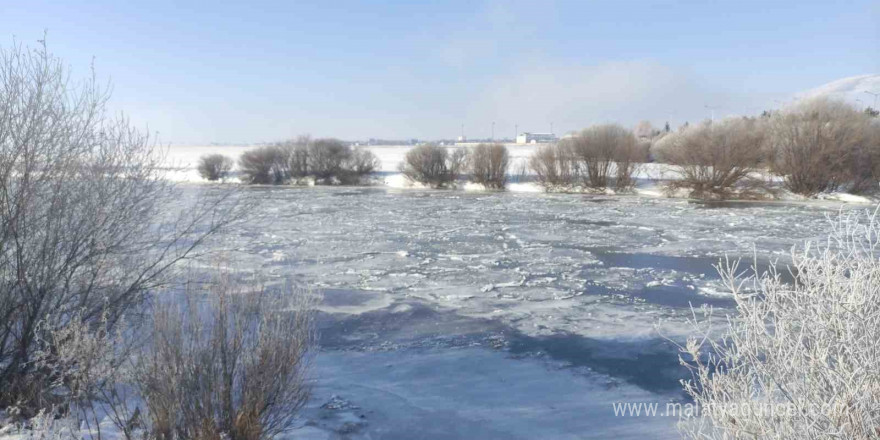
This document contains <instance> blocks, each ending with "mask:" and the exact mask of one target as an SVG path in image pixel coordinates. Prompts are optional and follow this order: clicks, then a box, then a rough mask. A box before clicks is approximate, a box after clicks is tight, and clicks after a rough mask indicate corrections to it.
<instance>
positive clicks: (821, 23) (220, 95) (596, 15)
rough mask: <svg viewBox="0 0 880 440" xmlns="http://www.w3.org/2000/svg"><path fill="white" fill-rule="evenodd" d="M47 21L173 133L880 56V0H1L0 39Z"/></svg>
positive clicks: (567, 93) (659, 86) (61, 49)
mask: <svg viewBox="0 0 880 440" xmlns="http://www.w3.org/2000/svg"><path fill="white" fill-rule="evenodd" d="M44 29H46V30H48V33H49V37H48V41H49V45H50V50H51V51H52V52H54V53H55V54H56V55H58V56H60V57H62V58H64V59H65V61H66V62H67V63H68V64H70V65H71V67H72V69H73V72H74V76H77V75H79V76H83V75H86V74H88V68H89V63H90V62H91V60H92V59H93V58H94V60H95V66H96V70H97V72H98V75H99V76H100V77H101V78H104V79H107V78H110V79H111V80H112V82H113V84H114V93H113V100H112V105H113V108H114V109H119V110H124V111H125V112H126V113H127V114H128V115H129V116H130V117H131V118H132V120H133V121H135V122H136V123H138V124H139V125H142V126H147V124H148V127H149V130H151V131H155V132H158V133H159V135H160V138H161V139H162V140H163V141H165V142H170V143H204V142H212V141H213V142H261V141H271V140H277V139H281V138H286V137H291V136H295V135H297V134H303V133H310V134H312V135H314V136H335V137H340V138H345V139H358V138H368V137H383V138H409V137H416V138H440V137H453V136H456V135H458V134H459V133H460V131H461V124H464V125H465V133H466V134H467V135H468V136H470V137H488V136H489V135H490V134H491V124H492V122H493V121H494V122H495V124H496V125H495V126H496V136H499V137H500V136H502V135H506V136H513V133H514V127H515V126H518V128H519V131H549V130H550V124H551V123H552V124H553V127H554V131H555V132H557V133H562V132H565V131H568V130H574V129H579V128H583V127H585V126H588V125H590V124H594V123H601V122H609V121H614V122H620V123H623V124H625V125H633V124H635V123H636V122H638V121H639V120H642V119H647V120H650V121H652V122H653V123H654V124H655V125H657V126H662V125H663V123H664V122H665V121H667V120H668V121H670V122H671V123H672V124H673V125H678V124H680V123H682V122H684V121H686V120H688V121H695V120H698V119H702V118H706V117H708V115H709V111H708V110H707V109H706V106H707V105H709V106H711V107H716V108H717V110H715V112H716V114H717V115H726V114H743V113H760V111H761V109H763V108H767V107H771V106H774V105H776V106H778V105H779V104H778V102H781V101H784V100H786V99H790V98H791V96H792V95H793V94H794V93H796V92H800V91H803V90H805V89H810V88H813V87H816V86H819V85H822V84H824V83H826V82H829V81H832V80H835V79H839V78H842V77H847V76H853V75H860V74H868V73H877V72H880V2H877V1H873V2H872V1H850V2H833V1H827V0H826V1H796V2H776V1H770V0H764V1H726V2H715V1H701V2H688V1H680V2H652V1H570V2H567V1H556V2H554V1H545V2H519V1H511V2H502V1H480V0H470V1H448V2H439V1H438V2H427V1H425V2H416V1H408V2H403V1H401V2H390V1H370V2H354V1H346V0H329V1H328V0H325V1H320V2H311V1H308V2H307V1H282V0H270V1H251V2H239V1H236V2H225V1H214V2H187V1H165V0H155V1H143V2H134V1H133V2H128V1H104V0H95V1H45V0H29V1H20V0H15V1H10V0H0V37H2V39H0V44H2V45H4V46H7V45H9V44H10V43H11V42H12V41H13V37H15V38H16V39H17V40H18V41H21V42H23V43H25V44H34V42H35V41H36V40H38V39H40V38H42V35H43V30H44Z"/></svg>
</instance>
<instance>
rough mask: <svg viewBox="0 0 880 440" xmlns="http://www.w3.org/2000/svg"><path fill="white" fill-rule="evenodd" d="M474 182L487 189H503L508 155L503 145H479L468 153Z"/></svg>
mask: <svg viewBox="0 0 880 440" xmlns="http://www.w3.org/2000/svg"><path fill="white" fill-rule="evenodd" d="M468 155H469V157H468V160H469V165H470V171H471V175H472V178H473V180H474V182H476V183H479V184H482V185H484V186H486V187H487V188H494V189H504V187H505V186H506V185H507V166H508V164H509V163H510V154H509V153H508V152H507V147H505V146H504V145H503V144H479V145H477V146H476V147H473V148H472V149H471V150H470V152H469V153H468Z"/></svg>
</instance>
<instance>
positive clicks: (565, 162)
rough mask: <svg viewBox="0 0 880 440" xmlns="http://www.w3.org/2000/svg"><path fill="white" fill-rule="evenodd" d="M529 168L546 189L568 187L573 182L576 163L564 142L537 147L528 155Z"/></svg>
mask: <svg viewBox="0 0 880 440" xmlns="http://www.w3.org/2000/svg"><path fill="white" fill-rule="evenodd" d="M529 168H531V169H532V171H533V172H534V173H535V177H536V179H537V181H538V183H540V184H541V185H542V186H543V187H544V188H546V189H550V188H559V187H570V186H572V185H574V183H575V177H576V165H575V163H574V158H573V157H572V155H571V150H570V148H569V147H568V144H567V143H565V142H562V143H557V144H549V145H542V146H540V147H538V149H537V150H536V151H535V152H534V153H533V154H532V156H531V157H529Z"/></svg>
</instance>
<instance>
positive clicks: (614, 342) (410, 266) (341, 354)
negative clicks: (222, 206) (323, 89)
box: [187, 188, 836, 439]
mask: <svg viewBox="0 0 880 440" xmlns="http://www.w3.org/2000/svg"><path fill="white" fill-rule="evenodd" d="M187 190H188V191H197V190H198V189H195V188H188V189H187ZM243 197H247V198H248V199H250V200H253V201H254V202H255V209H254V212H253V214H252V216H251V217H250V218H249V219H248V221H247V222H246V223H245V224H244V225H243V226H241V227H238V228H236V229H235V230H234V231H232V232H231V233H230V234H228V235H227V236H226V237H224V239H223V242H222V243H221V244H218V245H217V250H220V251H222V253H224V254H225V257H226V258H228V259H230V260H231V261H232V262H233V266H234V267H236V268H238V269H239V270H242V271H245V272H251V271H254V272H259V273H260V274H261V275H262V276H263V277H265V278H269V279H270V280H282V279H292V280H295V281H296V282H298V283H301V284H302V285H308V286H311V288H312V289H315V290H320V291H322V292H323V294H324V299H323V302H322V304H321V306H320V314H319V327H320V332H321V345H322V348H321V352H320V354H319V355H318V356H317V358H316V360H315V367H314V369H313V371H312V373H313V376H314V378H315V389H314V392H315V396H314V399H313V402H312V404H311V405H310V406H309V407H308V408H307V409H306V410H305V411H304V414H303V419H302V425H303V427H302V428H301V429H300V430H298V431H297V432H295V434H296V435H297V436H305V437H307V438H400V439H415V438H499V439H501V438H548V439H549V438H606V437H611V436H613V437H616V438H643V437H644V436H645V435H646V434H648V433H650V434H651V435H650V437H652V438H676V433H675V429H674V424H675V421H676V419H675V418H672V417H659V416H658V417H615V416H614V412H613V408H612V402H618V401H620V402H661V403H664V402H668V401H679V400H680V399H681V398H682V395H681V393H680V392H679V391H678V389H679V385H678V379H679V378H680V377H683V376H682V374H683V372H682V371H681V370H680V368H679V367H678V360H677V353H676V351H675V349H674V348H673V347H672V345H671V344H669V343H668V342H666V340H665V339H664V336H665V337H672V338H679V337H682V336H683V335H684V334H686V331H687V328H686V327H684V326H683V325H682V320H683V317H684V315H685V314H686V313H688V311H689V309H688V307H689V304H693V305H695V306H699V305H700V304H705V303H708V304H712V305H714V306H717V307H722V308H726V307H729V306H730V304H731V300H730V298H729V297H728V296H726V295H725V294H724V292H723V289H722V288H721V286H720V284H719V282H718V278H717V276H716V275H715V272H714V269H713V267H712V264H713V263H715V262H717V260H718V258H719V257H723V256H725V255H731V256H745V257H749V258H751V256H752V255H753V252H754V253H755V255H757V260H758V261H759V263H760V264H762V265H763V264H765V263H766V262H767V261H771V260H774V259H781V260H782V261H785V258H786V256H787V255H788V253H789V251H790V249H791V247H792V246H793V245H796V244H799V243H801V242H802V241H803V240H804V239H810V238H816V237H820V236H821V235H822V234H823V233H824V232H825V231H826V230H827V226H828V220H827V218H826V216H827V215H832V216H833V215H835V210H836V208H830V207H828V206H826V207H820V206H816V205H806V204H768V203H763V204H749V203H729V204H722V205H710V204H701V203H693V202H688V201H684V200H672V199H661V198H645V197H607V196H583V195H547V194H527V193H518V194H512V193H469V192H463V191H417V190H393V189H376V188H249V189H246V190H244V193H243Z"/></svg>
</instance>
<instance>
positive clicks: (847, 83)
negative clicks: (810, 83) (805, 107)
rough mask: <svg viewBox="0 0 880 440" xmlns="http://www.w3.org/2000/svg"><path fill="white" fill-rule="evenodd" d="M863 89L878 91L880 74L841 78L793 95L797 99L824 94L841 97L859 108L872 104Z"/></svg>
mask: <svg viewBox="0 0 880 440" xmlns="http://www.w3.org/2000/svg"><path fill="white" fill-rule="evenodd" d="M865 91H869V92H873V93H880V74H871V75H859V76H850V77H848V78H841V79H838V80H835V81H831V82H830V83H828V84H825V85H821V86H819V87H816V88H814V89H810V90H807V91H805V92H801V93H798V94H797V95H795V97H796V98H798V99H809V98H817V97H820V96H826V97H829V98H834V99H842V100H844V101H846V102H849V103H851V104H854V105H856V106H858V107H859V108H862V107H866V106H874V97H873V96H871V95H869V94H867V93H865ZM857 100H858V101H857ZM877 103H878V105H880V97H878V98H877Z"/></svg>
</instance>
